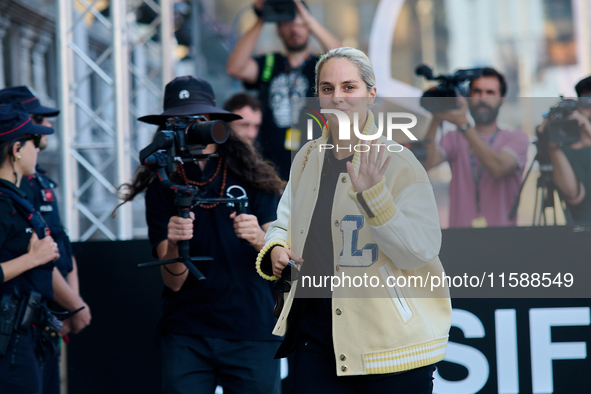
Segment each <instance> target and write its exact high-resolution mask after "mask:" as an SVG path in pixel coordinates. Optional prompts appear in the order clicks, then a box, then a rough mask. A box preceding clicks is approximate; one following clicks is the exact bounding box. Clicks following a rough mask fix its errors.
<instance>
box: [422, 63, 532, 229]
mask: <svg viewBox="0 0 591 394" xmlns="http://www.w3.org/2000/svg"><path fill="white" fill-rule="evenodd" d="M506 93H507V83H506V81H505V78H504V77H503V75H502V74H500V73H499V72H497V71H496V70H494V69H492V68H484V69H483V72H482V76H481V77H480V78H477V79H473V80H472V81H471V82H470V91H469V98H468V100H467V101H466V100H465V99H463V98H459V101H460V103H461V107H460V109H457V110H452V111H447V112H439V113H433V119H432V121H431V125H430V126H429V130H428V132H427V136H426V137H425V138H426V139H428V140H429V141H435V134H436V131H437V128H438V127H439V126H440V125H441V123H442V121H444V120H447V121H448V122H451V123H453V124H455V125H456V126H457V129H456V130H453V131H450V132H448V133H446V134H445V135H444V136H443V137H442V138H441V141H440V142H439V144H437V143H434V142H431V143H429V144H428V146H427V159H426V161H425V168H426V169H427V170H429V169H431V168H433V167H435V166H437V165H439V164H441V163H442V162H443V161H444V160H447V161H448V162H449V165H450V167H451V173H452V179H451V183H450V188H449V193H450V209H449V227H487V226H514V225H515V224H516V219H509V212H510V210H511V206H512V204H513V201H514V199H515V197H516V196H517V194H518V193H519V189H520V185H521V181H522V177H521V173H522V170H523V167H524V166H525V162H526V160H527V148H528V145H529V140H528V138H527V136H526V135H525V134H524V133H523V132H521V131H519V130H505V129H500V128H499V127H498V126H497V116H498V114H499V109H500V107H501V105H502V104H503V103H504V101H505V94H506ZM468 109H469V110H470V114H471V115H472V118H473V119H474V126H472V125H471V124H470V122H469V121H468V117H467V112H468Z"/></svg>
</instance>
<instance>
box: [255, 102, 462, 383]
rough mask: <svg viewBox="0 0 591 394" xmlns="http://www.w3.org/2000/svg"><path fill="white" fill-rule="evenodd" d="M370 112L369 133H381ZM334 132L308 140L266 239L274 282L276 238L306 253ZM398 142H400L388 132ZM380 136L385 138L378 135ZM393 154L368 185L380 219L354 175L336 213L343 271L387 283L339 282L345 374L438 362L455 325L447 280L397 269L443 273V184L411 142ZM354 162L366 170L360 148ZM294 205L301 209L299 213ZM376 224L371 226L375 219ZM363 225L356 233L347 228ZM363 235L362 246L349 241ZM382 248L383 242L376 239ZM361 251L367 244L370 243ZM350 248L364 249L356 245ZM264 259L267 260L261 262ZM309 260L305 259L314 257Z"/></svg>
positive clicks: (341, 189) (337, 309)
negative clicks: (439, 192) (435, 185)
mask: <svg viewBox="0 0 591 394" xmlns="http://www.w3.org/2000/svg"><path fill="white" fill-rule="evenodd" d="M376 129H377V128H376V127H375V124H374V118H373V115H372V114H371V112H370V113H369V116H368V120H367V123H366V126H365V128H364V131H363V133H364V134H373V133H374V132H376ZM327 139H328V132H327V131H326V130H324V133H323V136H322V137H321V138H320V139H318V140H315V141H311V142H310V143H308V144H307V145H305V146H304V147H303V148H302V149H301V150H300V152H299V153H298V154H297V155H296V157H295V159H294V161H293V164H292V168H291V177H290V181H289V183H288V184H287V187H286V189H285V192H284V193H283V196H282V198H281V201H280V202H279V206H278V209H277V220H276V221H275V222H273V223H272V224H271V226H270V228H269V229H268V231H267V234H266V237H265V242H266V244H265V247H264V248H263V249H262V250H261V252H260V253H259V256H258V258H257V264H256V268H257V271H258V272H259V274H260V275H261V276H262V277H263V278H265V279H268V280H276V279H277V278H276V277H274V276H272V269H271V267H270V266H265V263H268V262H269V259H265V255H266V254H267V252H268V251H269V250H270V249H271V247H272V246H274V245H282V246H285V247H287V248H290V249H291V250H292V252H293V253H294V254H295V255H296V256H301V255H302V252H303V248H304V243H305V241H306V237H307V234H308V229H309V225H310V221H311V219H312V213H313V211H314V206H315V204H316V198H317V193H318V189H319V185H320V175H321V170H322V163H323V160H324V154H325V153H326V154H329V153H330V151H329V152H327V151H326V150H321V149H320V145H321V144H324V143H326V141H327ZM379 142H381V143H385V144H387V145H388V146H389V147H390V150H392V151H397V150H400V149H401V146H400V145H397V144H395V143H393V142H392V141H387V140H386V139H384V138H381V139H380V140H379ZM373 143H376V142H375V141H374V142H373ZM389 154H390V155H391V156H392V159H391V162H390V164H389V166H388V169H387V171H386V173H385V175H384V177H383V179H382V180H381V181H380V182H379V183H378V184H377V185H375V186H374V187H373V188H371V189H369V190H366V191H364V192H363V197H364V200H365V201H366V203H367V205H368V206H369V209H370V210H371V212H372V213H373V216H374V217H369V216H368V214H367V213H366V210H365V209H363V208H362V206H361V204H360V203H359V202H358V200H357V196H356V193H355V192H354V191H353V188H352V186H351V181H350V179H349V176H348V174H346V173H343V174H342V175H341V177H340V178H339V182H338V184H337V188H336V191H335V195H334V203H333V209H332V213H331V216H332V217H331V227H332V238H333V249H334V250H333V252H334V256H335V257H334V275H335V276H341V277H342V276H344V275H346V276H350V277H354V276H361V277H363V275H364V274H367V275H368V277H372V276H376V277H378V278H380V279H381V282H380V283H381V284H382V285H383V286H378V287H370V286H368V287H363V286H362V287H361V288H355V289H351V288H340V287H339V288H335V289H334V291H333V298H332V311H333V320H332V321H333V325H332V337H333V342H334V343H333V344H334V349H335V360H336V365H337V371H336V373H337V375H339V376H349V375H364V374H381V373H392V372H399V371H405V370H409V369H414V368H418V367H421V366H425V365H429V364H433V363H435V362H438V361H440V360H442V359H443V358H444V356H445V349H446V345H447V338H448V332H449V328H450V324H451V302H450V297H449V289H448V288H447V286H445V285H444V286H443V287H438V288H436V289H434V290H433V291H431V289H430V287H429V286H427V287H421V286H412V287H409V286H408V285H407V286H406V287H401V286H398V284H396V285H395V286H391V285H393V283H392V281H390V282H387V278H388V277H392V276H393V277H395V278H398V277H400V276H404V277H405V279H408V280H409V281H405V282H410V279H411V278H413V277H414V280H415V283H416V281H420V280H421V279H419V278H422V280H424V281H427V282H428V279H429V277H430V276H439V277H441V275H442V273H443V267H442V265H441V262H440V261H439V258H438V253H439V249H440V246H441V229H440V226H439V217H438V213H437V208H436V205H435V198H434V195H433V190H432V187H431V184H430V182H429V179H428V177H427V174H426V172H425V170H424V169H423V167H422V166H421V164H420V163H419V162H418V161H417V160H416V158H415V157H414V155H413V154H412V153H411V152H410V151H409V150H408V149H403V150H402V151H401V152H399V153H389ZM352 164H353V166H354V168H355V169H356V170H358V168H359V153H356V154H355V155H354V157H353V161H352ZM292 213H293V214H292ZM365 224H367V225H365ZM351 226H353V231H354V232H355V234H354V236H353V237H350V236H344V234H345V232H346V231H347V232H350V231H351V228H352V227H351ZM344 242H353V243H355V242H356V244H353V245H344ZM376 246H377V247H376ZM360 249H361V250H360ZM350 251H356V253H351V252H350ZM261 263H263V264H262V265H263V266H261ZM304 264H305V262H304ZM296 288H297V283H295V282H294V283H293V284H292V289H291V291H290V292H289V293H287V294H286V295H285V297H286V299H285V306H284V308H283V311H282V313H281V315H280V317H279V319H278V321H277V324H276V326H275V328H274V330H273V334H275V335H278V336H283V335H285V332H286V329H287V327H286V321H287V316H288V314H289V311H290V308H291V305H292V303H293V300H294V297H295V293H296Z"/></svg>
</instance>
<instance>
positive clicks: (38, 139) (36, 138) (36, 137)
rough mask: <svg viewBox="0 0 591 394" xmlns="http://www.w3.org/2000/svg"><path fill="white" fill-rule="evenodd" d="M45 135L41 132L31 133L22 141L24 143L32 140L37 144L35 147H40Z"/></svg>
mask: <svg viewBox="0 0 591 394" xmlns="http://www.w3.org/2000/svg"><path fill="white" fill-rule="evenodd" d="M42 137H43V136H42V135H41V134H29V135H27V136H26V137H25V138H23V139H21V140H20V141H21V142H22V143H23V144H24V143H25V142H27V141H29V140H31V141H33V144H35V148H39V146H40V145H41V138H42Z"/></svg>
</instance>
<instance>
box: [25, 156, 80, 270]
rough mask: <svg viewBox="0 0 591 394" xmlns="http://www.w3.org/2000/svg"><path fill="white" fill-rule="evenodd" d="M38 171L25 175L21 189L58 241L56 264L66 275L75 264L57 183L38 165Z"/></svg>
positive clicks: (54, 238)
mask: <svg viewBox="0 0 591 394" xmlns="http://www.w3.org/2000/svg"><path fill="white" fill-rule="evenodd" d="M36 171H37V172H36V173H35V174H33V175H29V176H28V177H23V179H22V180H21V185H20V189H21V190H22V191H23V192H25V193H26V194H27V198H28V199H29V201H30V202H31V203H32V204H33V206H34V207H35V209H36V210H38V211H39V212H40V213H41V216H42V217H43V220H45V223H47V226H49V230H50V231H51V237H52V238H53V240H54V241H55V242H56V243H57V245H58V248H59V252H60V258H59V259H58V260H57V261H55V265H56V266H57V268H58V269H59V271H60V272H61V274H62V275H63V276H64V277H65V276H66V275H67V274H68V273H69V272H70V271H72V269H73V268H74V266H73V263H72V246H71V244H70V238H69V237H68V235H67V234H66V231H65V229H64V226H63V225H62V221H61V219H60V213H59V206H58V202H57V196H56V194H55V191H54V187H55V186H56V185H55V182H53V181H52V180H51V179H50V178H49V177H48V176H47V173H46V172H45V170H43V169H42V168H40V167H37V168H36Z"/></svg>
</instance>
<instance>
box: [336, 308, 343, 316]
mask: <svg viewBox="0 0 591 394" xmlns="http://www.w3.org/2000/svg"><path fill="white" fill-rule="evenodd" d="M335 313H336V314H337V315H338V316H340V315H341V313H343V311H342V310H341V308H337V310H336V311H335Z"/></svg>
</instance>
